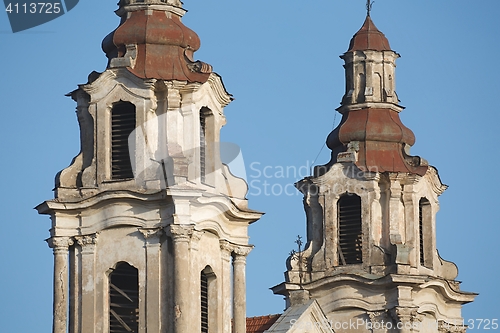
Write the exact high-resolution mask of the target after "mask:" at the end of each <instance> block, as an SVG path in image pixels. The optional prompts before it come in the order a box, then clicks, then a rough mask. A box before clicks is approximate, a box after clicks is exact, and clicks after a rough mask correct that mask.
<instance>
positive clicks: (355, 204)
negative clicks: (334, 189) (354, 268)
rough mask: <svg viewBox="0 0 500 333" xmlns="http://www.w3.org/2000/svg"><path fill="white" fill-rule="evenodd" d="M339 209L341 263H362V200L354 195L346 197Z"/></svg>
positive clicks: (339, 204)
mask: <svg viewBox="0 0 500 333" xmlns="http://www.w3.org/2000/svg"><path fill="white" fill-rule="evenodd" d="M337 209H338V240H339V244H338V251H339V263H340V264H344V265H345V264H359V263H362V261H363V256H362V254H363V252H362V250H363V246H362V228H361V198H360V197H359V196H357V195H354V194H350V195H344V196H342V197H341V198H340V199H339V201H338V204H337Z"/></svg>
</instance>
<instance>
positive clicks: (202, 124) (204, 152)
mask: <svg viewBox="0 0 500 333" xmlns="http://www.w3.org/2000/svg"><path fill="white" fill-rule="evenodd" d="M206 119H207V118H206V114H205V112H204V109H203V108H202V109H201V110H200V180H201V182H202V183H204V182H205V180H206V172H207V171H206V168H207V167H206V158H207V157H206V155H207V141H206V139H205V135H206V126H207V125H206Z"/></svg>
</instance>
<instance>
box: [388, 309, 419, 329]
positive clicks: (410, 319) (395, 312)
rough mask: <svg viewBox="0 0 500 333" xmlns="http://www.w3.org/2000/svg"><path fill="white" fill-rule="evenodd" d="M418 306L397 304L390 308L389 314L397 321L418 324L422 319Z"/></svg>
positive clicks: (412, 325)
mask: <svg viewBox="0 0 500 333" xmlns="http://www.w3.org/2000/svg"><path fill="white" fill-rule="evenodd" d="M417 310H418V307H402V306H397V307H394V308H392V309H390V310H389V315H390V317H392V319H393V321H394V322H395V323H399V322H401V323H403V324H410V326H411V327H415V326H417V325H416V323H417V322H420V321H421V318H420V315H419V314H418V312H417Z"/></svg>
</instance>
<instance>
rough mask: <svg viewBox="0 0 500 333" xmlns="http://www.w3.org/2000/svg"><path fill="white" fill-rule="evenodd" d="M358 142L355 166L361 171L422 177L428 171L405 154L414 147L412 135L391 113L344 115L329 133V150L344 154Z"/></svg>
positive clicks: (377, 110) (376, 111) (364, 111)
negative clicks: (406, 149) (349, 146)
mask: <svg viewBox="0 0 500 333" xmlns="http://www.w3.org/2000/svg"><path fill="white" fill-rule="evenodd" d="M350 142H358V145H359V150H358V152H357V153H358V159H357V161H356V162H355V163H356V165H357V166H358V167H359V168H360V169H361V170H364V171H376V172H386V171H387V172H409V173H413V174H418V175H421V176H423V175H424V174H425V173H426V172H427V169H428V166H426V165H424V164H425V163H423V161H422V160H421V159H420V158H419V157H414V156H409V155H407V154H406V153H405V147H406V145H408V146H412V145H413V144H414V143H415V135H414V134H413V132H412V131H411V130H410V129H409V128H407V127H406V126H405V125H403V123H402V122H401V119H400V118H399V113H398V112H396V111H393V110H391V109H384V108H365V109H361V110H351V111H349V112H347V113H346V114H345V115H344V116H343V118H342V121H341V123H340V125H339V126H338V127H337V128H336V129H335V130H333V131H332V133H330V135H329V136H328V139H327V145H328V147H329V148H330V149H331V150H333V151H346V150H347V145H348V144H349V143H350Z"/></svg>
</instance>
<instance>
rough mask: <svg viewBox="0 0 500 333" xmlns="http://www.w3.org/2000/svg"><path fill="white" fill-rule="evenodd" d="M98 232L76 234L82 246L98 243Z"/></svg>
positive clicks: (77, 240)
mask: <svg viewBox="0 0 500 333" xmlns="http://www.w3.org/2000/svg"><path fill="white" fill-rule="evenodd" d="M97 236H98V234H97V233H96V234H92V235H83V236H75V239H76V242H77V243H78V245H80V246H82V247H83V246H88V245H96V244H97Z"/></svg>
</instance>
